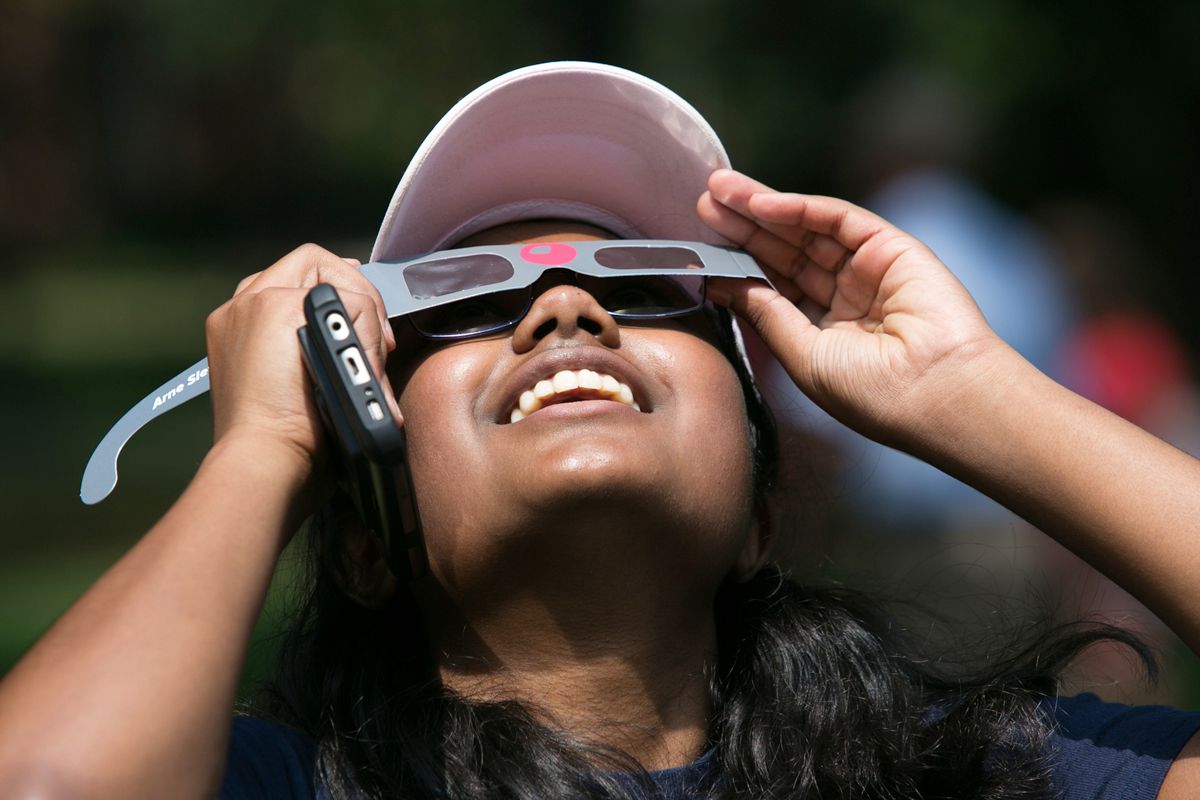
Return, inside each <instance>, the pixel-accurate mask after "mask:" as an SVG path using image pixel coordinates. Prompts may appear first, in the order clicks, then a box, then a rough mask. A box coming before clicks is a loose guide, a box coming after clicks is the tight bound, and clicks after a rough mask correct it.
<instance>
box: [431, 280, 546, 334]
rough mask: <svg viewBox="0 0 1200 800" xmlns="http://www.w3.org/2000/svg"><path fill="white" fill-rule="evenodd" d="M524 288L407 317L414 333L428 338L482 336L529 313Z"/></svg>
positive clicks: (526, 290)
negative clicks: (413, 328) (414, 330)
mask: <svg viewBox="0 0 1200 800" xmlns="http://www.w3.org/2000/svg"><path fill="white" fill-rule="evenodd" d="M529 303H530V294H529V290H528V289H509V290H507V291H503V292H494V293H492V294H485V295H480V296H479V297H468V298H467V299H466V300H457V301H455V302H453V303H447V304H446V305H444V306H437V307H436V308H429V309H426V310H424V311H417V312H415V313H413V314H410V315H409V319H410V320H412V324H413V326H414V327H415V328H416V329H417V332H418V333H420V334H421V335H422V336H425V337H427V338H429V339H460V338H467V337H471V336H483V335H485V334H488V333H494V332H496V331H501V330H504V329H505V328H509V327H511V326H513V325H515V324H516V323H517V322H518V321H520V319H521V318H522V317H524V316H525V312H527V311H528V310H529Z"/></svg>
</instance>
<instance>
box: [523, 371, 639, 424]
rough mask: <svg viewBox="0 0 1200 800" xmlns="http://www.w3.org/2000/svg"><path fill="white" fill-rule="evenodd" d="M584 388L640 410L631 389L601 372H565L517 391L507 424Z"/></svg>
mask: <svg viewBox="0 0 1200 800" xmlns="http://www.w3.org/2000/svg"><path fill="white" fill-rule="evenodd" d="M577 389H585V390H587V391H589V392H595V393H596V394H597V395H599V396H600V397H602V398H605V399H608V400H614V401H616V402H618V403H624V404H625V405H627V406H630V407H631V408H633V409H634V410H635V411H641V410H642V408H641V406H639V405H638V404H637V402H636V401H634V399H633V390H632V389H630V388H629V386H628V385H626V384H624V383H621V381H619V380H617V379H616V378H614V377H613V376H612V375H607V374H605V373H602V372H597V371H596V370H592V369H581V370H569V369H564V370H560V371H559V372H556V373H555V374H554V377H553V378H550V379H544V380H540V381H538V382H537V383H536V384H534V386H533V388H532V389H526V390H525V391H523V392H521V395H520V397H518V398H517V405H516V407H515V408H513V409H512V412H511V413H510V415H509V421H510V422H520V421H521V420H523V419H525V418H526V417H527V416H529V415H530V414H532V413H534V412H535V411H538V410H539V409H541V408H542V406H543V405H545V404H546V403H547V401H549V400H551V399H552V398H553V397H554V396H555V395H556V394H560V393H564V392H573V391H575V390H577Z"/></svg>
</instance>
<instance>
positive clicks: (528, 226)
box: [449, 219, 620, 247]
mask: <svg viewBox="0 0 1200 800" xmlns="http://www.w3.org/2000/svg"><path fill="white" fill-rule="evenodd" d="M617 238H620V237H618V236H617V235H615V234H614V233H612V232H611V231H606V230H605V229H604V228H600V227H597V226H595V225H589V224H588V223H586V222H574V221H572V220H563V219H531V220H522V221H520V222H506V223H504V224H503V225H497V226H495V227H493V228H487V229H486V230H482V231H479V232H478V233H473V234H471V235H470V236H468V237H466V238H465V239H462V240H460V241H457V242H453V243H451V244H450V245H449V247H480V246H485V245H493V244H536V243H538V242H595V241H601V240H605V239H617Z"/></svg>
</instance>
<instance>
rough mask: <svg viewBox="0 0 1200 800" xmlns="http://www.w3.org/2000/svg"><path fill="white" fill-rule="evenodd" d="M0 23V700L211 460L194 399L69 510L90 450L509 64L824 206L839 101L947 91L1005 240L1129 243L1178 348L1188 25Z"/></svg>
mask: <svg viewBox="0 0 1200 800" xmlns="http://www.w3.org/2000/svg"><path fill="white" fill-rule="evenodd" d="M5 17H6V19H5V24H4V25H3V26H0V187H2V188H3V191H0V290H2V292H3V296H4V298H5V300H6V301H7V310H6V313H5V314H4V315H0V407H2V409H3V419H4V420H5V423H6V424H5V428H6V433H7V435H6V437H5V442H4V459H3V463H2V464H0V470H2V477H3V480H2V481H0V493H2V494H0V503H2V504H3V508H4V510H5V522H4V525H3V533H2V534H0V609H4V610H3V612H0V672H2V671H3V670H4V669H5V668H6V667H7V665H9V664H11V663H12V661H13V660H14V659H15V658H16V657H17V656H18V655H19V653H20V652H21V651H22V650H23V649H24V648H26V647H27V646H28V644H29V643H30V642H31V641H32V640H33V638H34V637H35V636H36V635H37V633H38V632H39V631H40V630H41V629H43V628H44V627H45V626H46V625H47V624H49V622H50V621H51V620H52V619H53V618H54V616H55V615H56V614H58V613H60V612H61V611H62V610H63V608H65V607H66V604H67V603H69V602H70V600H71V598H72V597H74V596H76V595H77V594H78V593H79V592H81V591H82V590H83V589H84V588H85V587H86V586H87V584H88V583H89V582H90V581H92V580H94V578H95V577H96V576H97V575H98V574H100V572H101V571H102V570H103V569H104V568H105V566H106V565H107V564H109V563H111V561H112V560H113V559H115V558H116V557H117V556H118V555H119V554H120V552H122V551H123V550H124V549H125V548H127V547H128V546H129V545H130V544H131V543H132V542H134V541H135V540H136V538H137V536H138V535H139V534H140V533H141V532H142V531H143V530H145V529H146V528H148V527H149V526H150V525H151V524H152V523H153V521H154V520H155V519H156V518H157V517H158V515H159V514H161V513H162V511H163V510H164V509H165V508H166V507H167V505H168V504H169V503H170V501H171V499H172V498H173V497H174V496H175V495H176V494H178V492H179V491H180V490H181V489H182V487H183V486H184V485H185V483H186V481H187V479H188V476H189V475H190V473H191V471H192V470H193V469H194V468H195V465H196V464H197V462H198V461H199V459H200V458H201V457H202V455H203V452H204V449H205V446H206V443H207V437H208V435H209V434H208V430H207V419H206V409H205V407H204V401H200V402H198V403H194V404H192V406H191V407H188V408H185V409H184V410H182V411H180V412H176V413H173V414H171V415H169V418H164V419H163V420H161V421H160V422H157V423H155V425H153V426H152V427H151V428H150V429H149V430H147V431H145V432H144V433H143V434H141V435H140V436H138V437H136V438H135V440H134V442H133V443H132V444H131V445H130V447H129V449H128V451H127V452H126V454H125V455H124V457H123V459H122V468H123V474H124V475H125V476H126V477H125V478H124V479H123V480H122V483H121V484H120V486H119V488H118V490H117V491H116V492H115V494H114V496H113V497H112V498H111V499H109V500H108V501H106V502H105V503H104V504H103V505H101V506H99V507H96V508H85V507H83V506H81V505H80V504H79V503H78V500H77V491H78V490H77V486H78V483H77V482H78V478H79V475H80V473H81V471H82V467H83V464H84V462H85V460H86V458H87V456H88V454H89V453H90V451H91V448H92V447H93V446H94V445H95V443H96V442H97V441H98V440H99V438H100V436H101V435H102V434H103V433H104V431H105V430H107V427H108V426H109V425H110V424H111V423H112V422H113V421H115V419H116V418H117V417H118V416H119V415H120V414H121V413H123V412H124V410H125V409H126V408H127V407H128V406H129V404H130V403H131V402H133V401H134V400H136V399H137V398H139V397H141V396H142V395H143V394H144V393H145V391H146V390H147V389H149V388H151V387H153V386H155V385H157V384H158V383H159V382H160V381H161V380H162V379H163V377H164V376H166V375H170V374H173V373H174V372H175V371H176V370H177V369H179V368H180V367H182V366H184V365H186V364H188V363H191V362H192V361H193V360H195V359H196V358H197V357H198V356H199V355H200V354H201V353H202V352H203V333H202V329H203V320H204V317H205V315H206V314H207V312H208V311H209V310H210V309H212V308H214V307H215V306H216V305H218V304H219V303H220V302H222V301H223V300H224V299H225V298H226V297H227V296H228V294H229V293H230V292H231V291H232V288H233V286H234V285H235V283H236V281H237V279H238V278H240V277H241V276H242V275H244V274H247V273H249V272H252V271H255V270H258V269H261V268H263V267H264V266H266V265H268V264H269V263H271V261H273V260H274V259H275V258H277V257H278V256H279V255H281V254H282V253H284V252H286V251H287V250H289V249H290V248H292V247H293V246H295V245H296V244H298V243H300V242H302V241H306V240H314V241H319V242H322V243H324V244H326V245H328V246H331V247H332V248H333V249H335V250H338V251H339V252H342V253H344V254H346V255H357V256H364V255H365V254H366V253H367V251H368V249H369V243H370V240H371V238H372V236H373V233H374V228H375V226H376V224H377V222H378V220H379V218H380V217H381V215H382V212H383V210H384V208H385V207H386V204H387V201H388V198H389V197H390V195H391V192H392V190H393V188H394V185H395V182H396V180H397V179H398V178H399V176H400V174H401V173H402V171H403V169H404V167H405V165H406V163H407V160H408V158H409V156H410V155H411V153H412V152H413V151H414V150H415V148H416V147H417V145H418V144H419V142H420V140H421V138H422V137H423V136H424V134H425V132H426V131H427V130H428V129H429V128H430V127H431V125H432V124H433V123H434V122H435V121H436V120H437V118H438V117H439V116H440V114H441V113H442V112H443V111H445V109H446V108H448V107H449V105H450V104H451V103H452V102H453V101H454V100H455V99H457V98H458V97H459V96H461V95H462V94H464V93H465V92H467V91H469V90H470V89H471V88H473V87H474V86H476V85H478V84H479V83H481V82H482V81H484V80H486V79H488V78H490V77H492V76H494V75H496V74H499V73H500V72H503V71H504V70H507V69H510V68H513V67H516V66H520V65H524V64H529V63H535V62H538V61H543V60H552V59H557V58H582V59H592V60H599V61H607V62H610V63H615V64H618V65H621V66H626V67H629V68H632V69H635V70H639V71H641V72H644V73H646V74H648V75H650V76H652V77H654V78H656V79H658V80H660V81H662V82H663V83H665V84H667V85H668V86H671V87H672V88H674V89H675V90H676V91H678V92H679V93H680V94H682V95H683V96H684V97H685V98H687V99H689V100H690V101H692V102H693V103H694V104H695V105H696V106H697V107H698V108H699V109H700V110H701V112H702V113H704V114H705V115H706V116H707V117H708V118H709V119H710V120H711V121H712V123H713V124H714V126H715V127H716V129H717V130H718V131H719V132H721V135H722V137H723V138H724V139H725V142H726V145H727V147H728V149H729V151H730V154H731V156H732V158H733V160H734V162H735V164H737V165H738V166H740V167H741V168H743V169H745V170H746V171H747V172H750V173H751V174H754V175H756V176H758V177H760V178H761V179H763V180H764V181H766V182H768V183H772V184H775V185H778V186H781V187H786V188H795V189H799V190H805V191H819V192H833V193H839V194H848V195H850V196H855V194H856V193H857V192H859V191H861V190H862V187H861V186H858V185H855V184H854V182H853V181H852V180H851V177H850V176H851V175H852V172H853V171H852V169H851V168H850V166H849V165H850V164H851V162H853V161H854V159H856V158H857V157H859V156H860V155H861V154H860V153H856V152H853V147H852V146H851V145H850V144H849V143H850V142H852V141H853V138H852V137H850V136H848V135H847V130H846V126H847V124H848V123H847V108H848V106H849V104H850V101H851V100H852V99H853V98H854V97H855V96H856V94H857V93H858V92H859V91H860V89H861V88H862V87H863V86H864V85H866V84H868V83H869V82H870V81H872V80H873V79H874V78H875V77H877V76H878V75H880V74H881V73H883V72H885V71H886V70H888V69H891V68H896V67H900V66H905V67H909V68H918V69H921V70H924V71H927V72H931V73H935V74H938V75H941V76H944V77H946V78H948V79H950V80H953V81H954V82H956V83H957V84H958V85H959V86H961V87H962V89H963V91H964V92H965V93H966V95H967V96H969V97H970V99H971V101H972V104H973V105H974V107H975V111H976V112H977V115H978V119H979V123H980V125H981V128H982V130H984V131H985V132H986V135H985V136H984V138H983V140H982V141H983V143H984V147H983V148H982V149H981V150H980V151H979V152H977V153H976V154H975V156H976V157H975V159H974V161H973V162H972V168H973V170H974V172H975V174H976V176H977V177H978V178H979V180H980V181H981V182H982V183H983V185H985V186H986V187H987V188H988V189H989V190H990V191H992V192H993V193H994V194H996V195H997V196H998V197H1000V198H1001V199H1002V200H1004V201H1006V202H1007V203H1008V204H1010V205H1012V206H1014V207H1016V208H1018V209H1023V210H1027V211H1028V210H1033V209H1036V208H1037V207H1038V205H1039V204H1041V203H1045V202H1048V201H1053V200H1054V199H1056V198H1060V197H1075V196H1082V197H1086V198H1088V199H1089V200H1092V201H1095V202H1097V203H1101V204H1104V205H1105V206H1108V207H1112V208H1115V209H1116V210H1117V211H1118V212H1119V213H1120V214H1121V215H1123V218H1124V219H1126V220H1127V221H1128V223H1129V225H1130V226H1131V227H1132V228H1133V229H1134V230H1135V231H1137V232H1138V234H1139V237H1140V240H1141V241H1143V242H1146V243H1148V244H1146V246H1145V252H1144V253H1143V254H1142V258H1141V260H1140V264H1141V265H1142V267H1144V270H1143V271H1142V272H1140V273H1139V274H1138V275H1137V276H1136V284H1137V285H1138V287H1139V288H1140V290H1141V291H1143V292H1144V293H1145V294H1146V299H1147V300H1148V301H1149V302H1153V303H1155V304H1156V305H1157V307H1158V308H1160V309H1161V310H1162V311H1163V313H1164V314H1166V315H1167V316H1168V318H1170V319H1171V320H1172V321H1173V322H1174V323H1175V324H1176V325H1177V326H1178V327H1179V328H1180V329H1181V330H1182V331H1183V332H1184V334H1185V339H1186V341H1189V342H1195V341H1196V340H1197V339H1196V335H1197V334H1200V324H1198V323H1197V322H1196V318H1195V317H1194V315H1192V314H1191V313H1190V311H1191V309H1190V305H1189V301H1190V299H1191V297H1193V296H1195V295H1196V290H1197V288H1200V285H1198V280H1197V277H1196V272H1195V271H1194V270H1193V269H1192V268H1191V265H1192V262H1193V260H1194V258H1193V256H1192V252H1191V246H1192V241H1193V239H1194V235H1193V229H1194V220H1195V219H1196V218H1197V215H1198V214H1200V194H1198V193H1197V192H1196V187H1197V185H1200V184H1198V181H1197V178H1198V177H1200V148H1197V147H1196V146H1195V145H1196V142H1197V140H1198V136H1197V135H1198V134H1200V122H1198V120H1197V113H1196V112H1197V100H1198V99H1200V4H1196V3H1192V2H1174V3H1172V2H1148V3H1144V4H1141V5H1138V6H1136V7H1135V6H1130V5H1127V4H1121V5H1117V4H1094V3H1084V2H1079V1H1078V0H1072V1H1071V2H1061V3H1053V4H1048V3H1038V2H1032V0H981V1H980V2H975V3H969V4H952V3H943V2H938V1H937V0H917V1H915V2H907V3H899V2H885V1H884V0H847V1H846V2H841V3H836V4H835V3H830V4H824V5H821V4H815V3H803V4H802V3H789V2H780V1H779V0H771V1H770V2H733V1H732V0H695V2H682V0H609V2H603V3H601V2H579V3H557V2H549V0H537V1H536V2H525V3H494V2H478V1H475V2H434V1H433V0H391V1H389V2H384V0H356V1H354V2H331V1H330V0H324V1H323V2H316V3H310V4H306V5H303V6H300V5H296V4H285V3H282V2H278V0H265V2H259V3H241V2H233V0H211V1H210V2H207V3H193V2H180V1H179V0H157V1H156V2H147V1H146V0H12V2H9V3H8V4H7V7H6V13H5ZM879 125H881V126H882V125H886V121H884V120H880V122H879ZM1194 355H1195V353H1194V352H1193V356H1194ZM268 627H269V626H268Z"/></svg>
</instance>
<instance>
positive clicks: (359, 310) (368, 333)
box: [338, 290, 391, 377]
mask: <svg viewBox="0 0 1200 800" xmlns="http://www.w3.org/2000/svg"><path fill="white" fill-rule="evenodd" d="M338 296H339V297H341V299H342V305H343V306H345V307H346V312H347V313H348V314H349V315H350V324H352V325H353V326H354V330H355V332H356V333H357V334H358V340H359V342H361V343H362V346H363V351H364V352H363V355H364V356H365V357H366V358H367V359H368V360H369V361H370V362H371V368H372V369H373V370H374V371H375V376H376V377H379V376H382V375H383V374H384V367H385V365H386V363H387V354H388V345H387V336H386V334H385V333H384V331H385V330H388V331H390V330H391V326H390V325H386V324H381V323H380V322H379V315H378V314H377V313H376V308H375V299H374V298H373V297H371V296H370V295H365V294H361V293H359V292H352V291H345V290H343V291H339V292H338Z"/></svg>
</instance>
